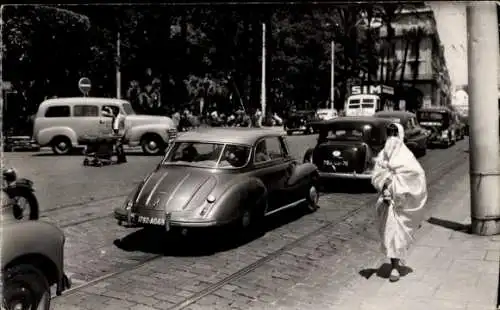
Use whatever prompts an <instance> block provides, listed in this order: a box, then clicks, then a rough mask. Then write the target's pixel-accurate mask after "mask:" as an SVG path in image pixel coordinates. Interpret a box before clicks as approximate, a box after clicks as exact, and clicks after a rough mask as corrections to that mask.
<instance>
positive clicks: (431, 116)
mask: <svg viewBox="0 0 500 310" xmlns="http://www.w3.org/2000/svg"><path fill="white" fill-rule="evenodd" d="M419 116H420V117H419V118H420V120H421V121H442V120H443V119H444V114H443V113H439V112H419Z"/></svg>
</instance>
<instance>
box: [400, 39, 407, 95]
mask: <svg viewBox="0 0 500 310" xmlns="http://www.w3.org/2000/svg"><path fill="white" fill-rule="evenodd" d="M409 50H410V37H409V36H408V33H406V34H405V51H404V54H403V62H402V64H401V65H402V67H401V74H400V75H399V86H400V87H402V86H403V82H404V80H405V73H406V65H407V64H406V63H407V61H408V52H409Z"/></svg>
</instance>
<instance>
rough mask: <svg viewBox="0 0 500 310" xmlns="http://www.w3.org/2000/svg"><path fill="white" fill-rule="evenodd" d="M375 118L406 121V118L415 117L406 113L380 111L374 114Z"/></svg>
mask: <svg viewBox="0 0 500 310" xmlns="http://www.w3.org/2000/svg"><path fill="white" fill-rule="evenodd" d="M375 116H376V117H382V118H399V119H402V120H406V119H408V118H411V117H415V114H414V113H411V112H408V111H380V112H377V113H375Z"/></svg>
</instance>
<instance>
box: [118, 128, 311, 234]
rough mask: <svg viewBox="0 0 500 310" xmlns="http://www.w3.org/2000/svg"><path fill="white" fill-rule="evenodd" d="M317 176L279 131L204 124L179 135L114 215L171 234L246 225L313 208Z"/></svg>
mask: <svg viewBox="0 0 500 310" xmlns="http://www.w3.org/2000/svg"><path fill="white" fill-rule="evenodd" d="M317 178H318V173H317V170H316V167H315V166H314V165H312V164H310V163H306V164H301V163H300V162H298V161H296V160H295V159H294V158H292V157H291V155H290V151H289V149H288V145H287V142H286V137H285V136H283V135H282V134H280V133H278V132H276V131H274V130H271V129H252V128H206V129H203V130H201V129H200V131H193V132H186V133H183V134H180V135H179V137H178V138H177V139H176V141H175V142H174V143H173V144H172V146H171V147H170V148H169V149H168V151H167V154H166V155H165V157H164V159H163V160H162V161H161V163H160V164H159V165H158V166H157V167H156V169H155V170H154V171H153V172H151V173H150V174H149V175H148V176H147V177H146V178H145V179H144V181H142V182H141V183H140V184H139V185H138V186H137V188H136V189H134V190H133V192H132V193H131V194H130V196H129V197H128V198H127V200H126V201H125V203H124V205H123V206H122V207H119V208H117V209H115V211H114V216H115V218H116V219H117V220H118V223H119V224H124V223H127V224H128V225H127V226H145V227H162V226H163V227H165V230H166V231H169V230H170V229H171V227H174V226H175V227H181V228H184V229H187V228H195V227H213V226H223V225H226V224H231V223H232V224H236V225H237V226H239V227H240V228H242V229H244V230H246V229H248V228H250V227H252V226H254V225H255V224H257V223H259V220H260V219H262V218H263V217H264V216H267V215H270V214H273V213H276V212H278V211H281V210H284V209H288V208H292V207H295V206H301V205H302V206H306V207H307V208H308V209H309V210H310V211H314V210H316V208H317V203H318V192H317V190H316V180H317ZM254 227H255V226H254Z"/></svg>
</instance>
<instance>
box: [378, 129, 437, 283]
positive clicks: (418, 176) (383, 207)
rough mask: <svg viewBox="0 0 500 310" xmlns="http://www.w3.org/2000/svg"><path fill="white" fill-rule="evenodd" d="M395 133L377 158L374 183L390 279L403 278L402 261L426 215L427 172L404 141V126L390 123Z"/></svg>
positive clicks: (383, 247)
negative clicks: (401, 274) (389, 262)
mask: <svg viewBox="0 0 500 310" xmlns="http://www.w3.org/2000/svg"><path fill="white" fill-rule="evenodd" d="M390 127H391V129H392V130H391V131H392V132H393V134H392V135H391V136H390V137H389V138H388V139H387V141H386V143H385V146H384V149H383V150H382V151H381V152H380V153H379V154H378V156H377V158H376V159H375V167H374V171H373V176H372V184H373V186H374V187H375V189H377V191H378V192H379V194H380V197H379V199H378V201H377V205H376V210H377V216H378V220H379V225H380V226H379V232H380V237H381V242H382V244H381V247H382V251H383V253H384V254H385V255H386V257H388V258H389V259H390V261H391V274H390V277H389V280H390V281H391V282H395V281H398V280H399V277H400V268H399V267H400V261H401V259H403V258H404V257H405V255H406V252H407V250H408V248H409V246H410V245H411V243H412V242H413V234H414V232H415V230H416V229H418V227H419V226H420V224H421V223H422V221H423V220H424V217H425V208H424V206H425V203H426V201H427V184H426V178H425V172H424V170H423V169H422V166H420V163H419V162H418V161H417V159H416V158H415V156H414V155H413V153H412V152H411V151H410V150H409V149H408V148H407V147H406V145H405V144H404V129H403V126H401V125H400V124H391V125H390Z"/></svg>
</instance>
